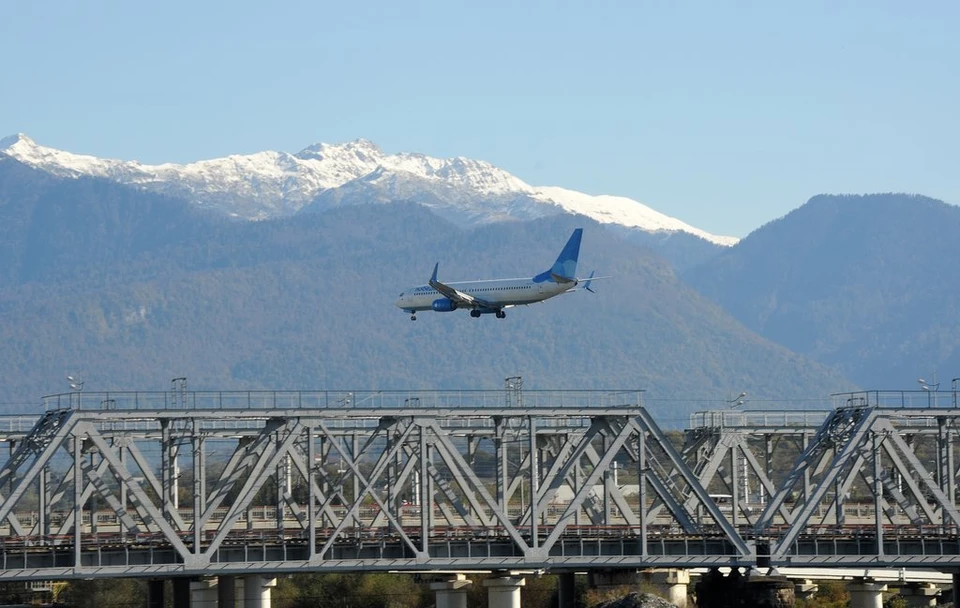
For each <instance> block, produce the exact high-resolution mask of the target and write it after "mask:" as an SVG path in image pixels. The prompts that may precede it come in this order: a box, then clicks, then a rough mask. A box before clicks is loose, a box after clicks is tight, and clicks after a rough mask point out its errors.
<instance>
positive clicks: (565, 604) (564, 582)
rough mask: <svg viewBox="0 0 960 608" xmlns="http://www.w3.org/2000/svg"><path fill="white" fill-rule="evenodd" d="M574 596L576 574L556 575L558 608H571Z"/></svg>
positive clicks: (563, 573) (564, 573)
mask: <svg viewBox="0 0 960 608" xmlns="http://www.w3.org/2000/svg"><path fill="white" fill-rule="evenodd" d="M575 595H576V574H574V573H573V572H561V573H559V574H558V575H557V604H558V605H559V608H573V602H574V599H575V598H574V596H575Z"/></svg>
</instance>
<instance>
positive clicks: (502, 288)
mask: <svg viewBox="0 0 960 608" xmlns="http://www.w3.org/2000/svg"><path fill="white" fill-rule="evenodd" d="M582 237H583V228H577V229H576V230H574V231H573V234H572V235H570V239H569V240H568V241H567V244H566V245H564V247H563V251H561V252H560V256H559V257H558V258H557V261H556V262H554V263H553V266H551V267H550V269H549V270H546V271H544V272H541V273H540V274H538V275H537V276H535V277H533V278H529V279H492V280H484V281H464V282H458V283H441V282H440V280H439V279H437V270H438V269H439V267H440V263H439V262H438V263H437V264H436V265H435V266H434V267H433V274H432V275H431V276H430V281H429V282H428V283H427V284H426V285H420V286H419V287H413V288H411V289H408V290H406V291H404V292H403V293H401V294H400V298H399V299H398V300H397V301H396V302H395V304H396V306H397V307H398V308H400V309H401V310H403V311H404V312H406V313H409V314H410V320H411V321H416V320H417V312H419V311H421V310H432V311H435V312H453V311H455V310H461V309H463V310H469V311H470V316H471V317H473V318H475V319H477V318H480V315H484V314H494V315H496V316H497V318H498V319H503V318H505V317H506V316H507V314H506V313H505V312H504V309H505V308H510V307H512V306H520V305H525V304H533V303H535V302H542V301H544V300H546V299H548V298H552V297H554V296H558V295H560V294H563V293H568V292H571V291H576V290H577V286H578V285H580V283H581V281H582V283H583V284H582V285H581V287H580V288H581V289H586V290H587V291H590V292H593V289H591V288H590V282H591V281H592V280H594V278H596V277H594V276H593V273H590V276H589V277H588V278H587V279H578V278H577V276H576V272H577V258H578V257H579V255H580V239H581V238H582Z"/></svg>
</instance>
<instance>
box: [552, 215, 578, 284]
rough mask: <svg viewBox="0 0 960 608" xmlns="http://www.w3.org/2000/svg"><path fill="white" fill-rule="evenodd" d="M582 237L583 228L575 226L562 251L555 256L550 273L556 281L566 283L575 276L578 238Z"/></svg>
mask: <svg viewBox="0 0 960 608" xmlns="http://www.w3.org/2000/svg"><path fill="white" fill-rule="evenodd" d="M582 237H583V228H577V229H576V230H574V231H573V234H571V235H570V240H569V241H567V244H566V245H564V246H563V251H561V252H560V256H559V257H557V261H556V262H554V263H553V268H551V269H550V275H551V276H552V277H553V280H554V281H556V282H557V283H567V282H570V281H573V280H575V279H576V278H577V258H579V257H580V239H581V238H582Z"/></svg>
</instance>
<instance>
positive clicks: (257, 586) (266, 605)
mask: <svg viewBox="0 0 960 608" xmlns="http://www.w3.org/2000/svg"><path fill="white" fill-rule="evenodd" d="M276 586H277V579H275V578H267V577H265V576H260V575H258V574H251V575H249V576H245V577H243V608H270V589H271V588H273V587H276Z"/></svg>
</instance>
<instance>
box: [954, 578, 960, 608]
mask: <svg viewBox="0 0 960 608" xmlns="http://www.w3.org/2000/svg"><path fill="white" fill-rule="evenodd" d="M953 605H954V606H960V570H954V571H953Z"/></svg>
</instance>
